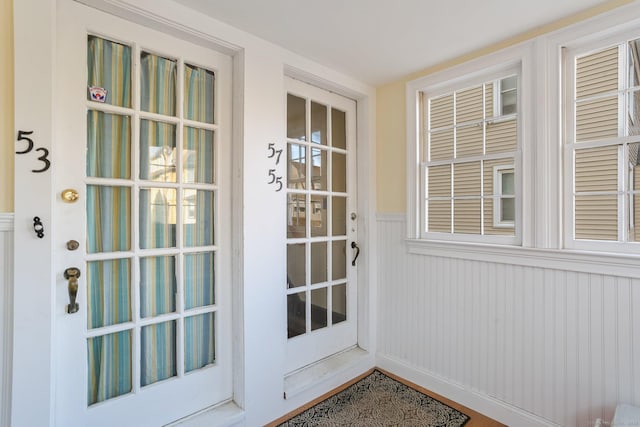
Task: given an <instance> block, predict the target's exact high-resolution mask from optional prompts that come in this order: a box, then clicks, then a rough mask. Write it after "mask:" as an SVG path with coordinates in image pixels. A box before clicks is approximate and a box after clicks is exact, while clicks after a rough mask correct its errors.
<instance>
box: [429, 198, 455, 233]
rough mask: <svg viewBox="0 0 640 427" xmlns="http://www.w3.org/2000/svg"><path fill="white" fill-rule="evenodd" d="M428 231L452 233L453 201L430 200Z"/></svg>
mask: <svg viewBox="0 0 640 427" xmlns="http://www.w3.org/2000/svg"><path fill="white" fill-rule="evenodd" d="M427 212H428V230H427V231H435V232H444V233H450V232H451V201H450V200H429V202H428V211H427Z"/></svg>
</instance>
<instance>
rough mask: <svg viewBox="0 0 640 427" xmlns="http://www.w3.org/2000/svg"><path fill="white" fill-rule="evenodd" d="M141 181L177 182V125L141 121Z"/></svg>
mask: <svg viewBox="0 0 640 427" xmlns="http://www.w3.org/2000/svg"><path fill="white" fill-rule="evenodd" d="M140 179H146V180H150V181H158V182H176V180H177V177H176V125H172V124H169V123H162V122H154V121H151V120H144V119H141V120H140Z"/></svg>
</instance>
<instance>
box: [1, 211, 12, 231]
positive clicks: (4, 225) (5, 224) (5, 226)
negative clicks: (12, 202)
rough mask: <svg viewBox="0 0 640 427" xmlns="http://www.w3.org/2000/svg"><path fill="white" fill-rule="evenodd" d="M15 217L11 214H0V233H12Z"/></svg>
mask: <svg viewBox="0 0 640 427" xmlns="http://www.w3.org/2000/svg"><path fill="white" fill-rule="evenodd" d="M14 220H15V216H14V215H13V213H11V212H6V213H4V212H0V231H13V227H14Z"/></svg>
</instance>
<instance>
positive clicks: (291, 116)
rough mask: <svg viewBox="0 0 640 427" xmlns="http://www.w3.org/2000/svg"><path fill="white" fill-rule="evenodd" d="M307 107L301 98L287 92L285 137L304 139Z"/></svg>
mask: <svg viewBox="0 0 640 427" xmlns="http://www.w3.org/2000/svg"><path fill="white" fill-rule="evenodd" d="M306 111H307V107H306V101H305V100H304V99H303V98H298V97H297V96H294V95H291V94H287V138H291V139H299V140H301V141H306V139H307V138H306V134H307V125H306V123H307V113H306Z"/></svg>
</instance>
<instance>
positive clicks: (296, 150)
mask: <svg viewBox="0 0 640 427" xmlns="http://www.w3.org/2000/svg"><path fill="white" fill-rule="evenodd" d="M287 147H288V150H289V151H288V153H287V154H288V157H287V187H288V188H292V189H298V190H302V189H304V188H306V187H307V149H306V147H305V146H304V145H298V144H287Z"/></svg>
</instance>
